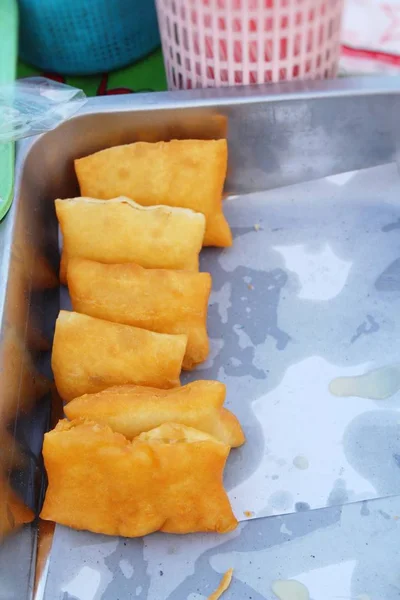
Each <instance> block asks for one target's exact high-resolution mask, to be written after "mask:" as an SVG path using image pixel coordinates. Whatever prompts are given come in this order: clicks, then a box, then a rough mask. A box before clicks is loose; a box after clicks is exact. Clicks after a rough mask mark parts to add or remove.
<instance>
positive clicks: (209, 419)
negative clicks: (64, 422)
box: [65, 381, 245, 448]
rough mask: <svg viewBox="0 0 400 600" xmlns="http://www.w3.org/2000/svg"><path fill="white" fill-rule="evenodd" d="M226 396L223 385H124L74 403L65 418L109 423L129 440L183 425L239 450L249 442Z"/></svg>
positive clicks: (88, 395)
mask: <svg viewBox="0 0 400 600" xmlns="http://www.w3.org/2000/svg"><path fill="white" fill-rule="evenodd" d="M225 394H226V388H225V385H224V384H223V383H220V382H219V381H193V382H192V383H189V384H187V385H185V386H183V387H180V388H174V389H172V390H158V389H155V388H149V387H141V386H137V385H123V386H115V387H111V388H108V389H106V390H104V391H102V392H99V393H98V394H85V395H84V396H81V397H80V398H76V399H75V400H72V401H71V402H69V403H68V404H67V405H66V406H65V414H66V416H67V417H68V418H69V419H71V420H72V419H77V418H85V419H89V420H92V421H97V422H99V423H105V424H106V425H109V426H110V427H111V429H112V430H113V431H117V432H118V433H122V434H123V435H124V436H125V437H127V438H128V439H133V438H134V437H136V436H137V435H139V434H140V433H142V432H144V431H149V430H150V429H154V428H155V427H158V426H159V425H161V424H162V423H180V424H182V425H186V426H189V427H194V428H195V429H198V430H200V431H204V432H205V433H208V434H210V435H212V436H214V437H215V438H217V439H218V440H220V441H221V442H223V443H224V444H226V445H228V446H230V447H233V448H235V447H237V446H241V445H242V444H243V443H244V441H245V438H244V434H243V431H242V428H241V427H240V423H239V421H238V420H237V418H236V417H235V415H233V414H232V413H231V412H230V411H229V410H227V409H226V408H223V406H222V405H223V403H224V400H225Z"/></svg>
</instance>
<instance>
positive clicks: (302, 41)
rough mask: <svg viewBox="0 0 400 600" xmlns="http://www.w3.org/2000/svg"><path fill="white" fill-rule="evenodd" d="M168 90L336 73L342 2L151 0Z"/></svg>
mask: <svg viewBox="0 0 400 600" xmlns="http://www.w3.org/2000/svg"><path fill="white" fill-rule="evenodd" d="M156 4H157V13H158V21H159V25H160V32H161V41H162V47H163V54H164V62H165V67H166V71H167V78H168V85H169V88H170V89H190V88H194V87H214V86H217V87H219V86H224V85H247V84H252V83H265V82H272V81H274V82H275V81H286V80H291V79H317V78H327V77H334V76H335V75H336V70H337V65H338V59H339V50H340V29H341V18H342V12H343V0H157V2H156Z"/></svg>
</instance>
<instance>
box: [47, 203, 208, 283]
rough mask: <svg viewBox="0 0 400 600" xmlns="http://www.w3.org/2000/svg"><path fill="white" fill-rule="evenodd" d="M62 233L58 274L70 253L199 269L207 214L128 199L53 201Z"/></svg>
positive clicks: (150, 266)
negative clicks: (61, 255)
mask: <svg viewBox="0 0 400 600" xmlns="http://www.w3.org/2000/svg"><path fill="white" fill-rule="evenodd" d="M55 206H56V213H57V218H58V220H59V223H60V227H61V231H62V234H63V244H64V246H63V257H62V261H61V270H60V279H61V281H62V283H66V269H67V264H68V258H73V257H77V256H78V257H81V258H89V259H91V260H97V261H99V262H104V263H108V264H112V263H126V262H134V263H137V264H139V265H141V266H142V267H146V268H148V269H156V268H159V269H184V270H187V271H198V270H199V252H200V250H201V246H202V243H203V237H204V231H205V218H204V215H202V214H201V213H196V212H194V211H192V210H188V209H186V208H171V207H169V206H151V207H143V206H140V205H139V204H136V203H135V202H133V201H132V200H129V199H128V198H115V199H113V200H107V201H105V200H96V199H93V198H70V199H67V200H56V201H55Z"/></svg>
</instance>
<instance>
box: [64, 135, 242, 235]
mask: <svg viewBox="0 0 400 600" xmlns="http://www.w3.org/2000/svg"><path fill="white" fill-rule="evenodd" d="M227 162H228V145H227V142H226V140H224V139H221V140H172V141H170V142H156V143H148V142H136V143H134V144H127V145H124V146H114V147H113V148H107V149H106V150H101V151H100V152H96V153H95V154H92V155H90V156H86V157H84V158H78V159H77V160H75V171H76V175H77V177H78V181H79V185H80V189H81V194H82V195H83V196H92V197H93V198H101V199H104V200H107V199H110V198H115V197H116V196H127V197H128V198H132V199H133V200H135V202H138V203H139V204H142V205H143V206H152V205H155V204H165V205H168V206H182V207H185V208H191V209H192V210H195V211H198V212H202V213H203V214H204V215H205V217H206V219H207V226H206V234H205V237H204V244H205V245H207V246H231V245H232V234H231V231H230V228H229V225H228V223H227V221H226V219H225V217H224V214H223V212H222V190H223V186H224V181H225V177H226V171H227Z"/></svg>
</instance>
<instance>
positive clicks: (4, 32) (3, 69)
mask: <svg viewBox="0 0 400 600" xmlns="http://www.w3.org/2000/svg"><path fill="white" fill-rule="evenodd" d="M17 40H18V10H17V2H16V0H0V85H2V84H4V83H10V82H12V81H14V80H15V76H16V68H17V46H18V43H17ZM14 160H15V146H14V143H13V142H10V143H7V144H0V219H2V218H3V217H4V215H5V214H6V213H7V211H8V209H9V208H10V206H11V202H12V199H13V188H14Z"/></svg>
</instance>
